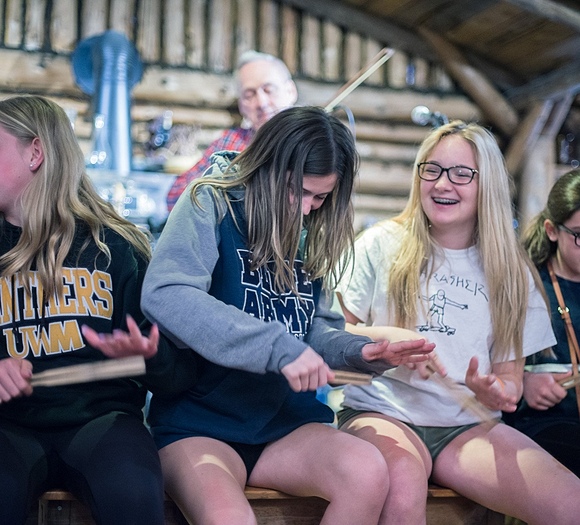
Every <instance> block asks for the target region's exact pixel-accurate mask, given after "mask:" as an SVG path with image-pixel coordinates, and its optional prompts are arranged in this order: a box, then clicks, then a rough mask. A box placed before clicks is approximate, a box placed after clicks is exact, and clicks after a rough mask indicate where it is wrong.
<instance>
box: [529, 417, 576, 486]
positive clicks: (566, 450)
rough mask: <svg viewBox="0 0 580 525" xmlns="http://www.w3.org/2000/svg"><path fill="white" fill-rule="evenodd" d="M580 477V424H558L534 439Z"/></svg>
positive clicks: (539, 433) (538, 434) (572, 422)
mask: <svg viewBox="0 0 580 525" xmlns="http://www.w3.org/2000/svg"><path fill="white" fill-rule="evenodd" d="M532 439H533V440H534V441H535V442H536V443H537V444H538V445H540V446H541V447H542V448H543V449H545V450H547V451H548V452H549V453H550V454H552V456H554V457H555V458H556V459H557V460H558V461H559V462H560V463H562V464H564V465H566V466H567V467H568V468H569V469H570V470H571V471H572V472H574V474H576V476H578V477H580V422H579V421H576V422H574V421H571V422H569V423H558V424H556V425H552V426H551V427H548V428H547V429H545V430H543V431H542V432H538V433H537V434H536V435H535V436H533V438H532Z"/></svg>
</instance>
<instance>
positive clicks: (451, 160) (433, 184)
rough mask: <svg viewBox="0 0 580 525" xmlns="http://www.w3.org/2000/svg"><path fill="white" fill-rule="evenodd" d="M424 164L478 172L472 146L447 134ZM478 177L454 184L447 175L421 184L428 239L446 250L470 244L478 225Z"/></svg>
mask: <svg viewBox="0 0 580 525" xmlns="http://www.w3.org/2000/svg"><path fill="white" fill-rule="evenodd" d="M425 162H434V163H436V164H438V165H439V166H442V167H443V168H450V167H452V166H465V167H467V168H471V169H474V170H477V169H478V166H477V163H476V162H475V153H474V151H473V148H472V146H471V144H470V143H469V142H468V141H467V140H465V139H464V138H463V137H460V136H459V135H448V136H446V137H444V138H443V139H441V141H440V142H439V143H438V144H437V146H435V148H433V150H432V151H431V153H430V155H428V157H427V158H426V159H425ZM478 190H479V175H475V177H474V178H473V180H472V181H471V182H470V183H469V184H465V185H458V184H453V183H452V182H451V181H450V180H449V177H448V176H447V172H443V173H442V174H441V176H440V177H439V179H437V180H436V181H426V180H421V181H420V196H421V206H422V208H423V211H424V213H425V215H426V216H427V218H428V220H429V224H430V230H429V231H430V234H431V236H432V237H433V238H434V239H435V240H436V241H437V242H438V243H439V244H440V245H441V246H444V247H445V248H451V249H462V248H467V247H469V246H471V245H472V244H473V239H474V234H475V228H476V225H477V196H478Z"/></svg>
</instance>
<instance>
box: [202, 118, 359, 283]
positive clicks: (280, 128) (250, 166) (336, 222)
mask: <svg viewBox="0 0 580 525" xmlns="http://www.w3.org/2000/svg"><path fill="white" fill-rule="evenodd" d="M357 168H358V155H357V152H356V148H355V142H354V137H353V135H352V133H351V132H350V130H349V129H348V128H347V127H346V126H345V125H344V124H342V122H340V120H338V119H337V118H336V117H334V116H332V115H329V114H328V113H326V112H325V111H324V110H322V109H320V108H315V107H295V108H291V109H287V110H285V111H282V112H280V113H278V114H277V115H275V116H274V117H272V118H271V119H270V120H269V121H268V122H266V123H265V124H264V125H263V126H262V127H261V128H260V129H259V130H258V132H257V133H256V135H255V137H254V139H253V140H252V142H251V144H250V145H249V146H248V147H247V148H246V150H245V151H243V152H242V153H241V154H240V155H239V156H238V157H237V158H236V159H235V160H234V161H233V163H232V164H231V166H230V168H229V169H228V170H227V172H226V174H225V175H224V176H218V177H215V176H211V177H207V176H206V177H202V178H200V179H198V180H197V181H196V182H195V183H194V185H193V186H192V190H191V191H192V198H193V199H194V201H195V193H196V191H197V190H198V189H199V188H200V187H202V186H211V187H212V188H214V190H228V189H231V188H235V187H238V186H243V187H244V188H245V197H244V207H245V214H246V221H247V227H248V232H247V233H248V240H249V248H250V250H251V251H252V264H253V267H254V269H256V268H258V267H261V266H264V265H265V264H267V263H269V262H271V261H273V263H274V275H275V285H276V287H277V289H278V290H280V291H282V290H285V289H292V290H294V289H295V278H294V274H293V272H294V269H293V261H294V259H295V258H296V257H297V254H298V251H299V247H300V245H301V242H302V241H303V242H304V250H303V254H304V259H305V266H304V268H305V270H306V271H307V272H308V273H309V274H310V277H311V278H312V279H317V278H325V279H326V281H325V282H326V284H327V285H329V286H334V285H335V284H336V282H337V280H338V279H339V278H340V277H341V275H342V273H343V272H344V260H343V258H342V256H343V255H344V254H345V252H346V251H347V250H349V249H351V248H352V243H353V239H354V232H353V207H352V202H351V195H352V190H353V186H354V180H355V176H356V173H357ZM330 174H335V175H336V176H337V183H336V186H335V188H334V190H333V191H332V192H331V194H330V195H328V196H327V198H326V199H325V201H324V203H323V204H322V206H321V207H320V208H319V209H317V210H313V211H312V212H311V213H310V214H309V215H308V216H306V217H303V215H302V202H301V199H302V183H303V178H304V176H317V175H320V176H327V175H330ZM223 193H224V195H225V196H226V199H227V198H228V197H227V193H226V192H225V191H224V192H223ZM291 195H293V196H294V197H295V198H294V202H293V204H290V201H291ZM296 197H298V198H296ZM304 230H305V231H306V232H307V234H306V238H305V239H303V238H302V232H303V231H304Z"/></svg>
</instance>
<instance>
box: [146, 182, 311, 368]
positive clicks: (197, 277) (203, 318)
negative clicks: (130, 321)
mask: <svg viewBox="0 0 580 525" xmlns="http://www.w3.org/2000/svg"><path fill="white" fill-rule="evenodd" d="M199 200H200V204H201V207H200V206H198V205H196V204H194V203H193V202H192V201H191V198H190V195H189V192H188V191H186V192H184V193H183V195H182V196H181V197H180V199H179V200H178V202H177V204H176V206H175V208H174V209H173V211H172V212H171V214H170V216H169V219H168V221H167V225H166V226H165V228H164V230H163V233H162V234H161V237H160V239H159V241H158V243H157V245H156V247H155V250H154V253H153V258H152V260H151V262H150V264H149V268H148V270H147V274H146V276H145V281H144V283H143V293H142V299H141V307H142V309H143V312H144V313H145V315H146V316H147V317H148V318H149V319H150V320H151V321H152V322H156V323H157V324H158V325H159V328H160V330H161V331H162V332H163V333H164V334H166V335H167V336H168V337H169V338H170V339H171V340H172V341H174V342H175V343H176V344H177V345H178V346H180V347H189V348H192V349H194V350H195V351H196V352H197V353H199V354H200V355H202V356H203V357H205V358H206V359H208V360H210V361H212V362H214V363H218V364H220V365H223V366H227V367H230V368H238V369H241V370H246V371H250V372H256V373H265V372H279V371H280V369H281V368H282V367H283V366H285V365H286V364H288V363H290V362H291V361H294V360H295V359H296V358H297V357H298V356H299V355H300V354H301V353H302V352H303V351H304V350H305V349H306V347H307V345H306V343H304V342H302V341H299V340H298V339H296V338H295V337H294V336H293V335H290V334H288V333H287V332H286V329H285V327H284V325H283V324H282V323H278V322H271V323H266V322H263V321H261V320H259V319H256V318H255V317H253V316H251V315H249V314H247V313H245V312H243V311H241V310H239V309H238V308H236V307H235V306H231V305H227V304H225V303H223V302H222V301H219V300H217V299H216V298H214V297H212V296H211V295H209V294H208V290H209V288H210V286H211V276H212V273H213V270H214V267H215V265H216V262H217V260H218V244H219V240H220V239H219V221H220V219H221V217H220V211H219V207H218V205H217V204H216V202H215V198H214V197H213V195H212V194H211V192H210V190H208V189H204V190H202V191H201V192H200V193H199Z"/></svg>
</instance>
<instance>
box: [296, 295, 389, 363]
mask: <svg viewBox="0 0 580 525" xmlns="http://www.w3.org/2000/svg"><path fill="white" fill-rule="evenodd" d="M331 305H332V299H331V293H329V292H325V291H324V290H323V291H322V292H321V294H320V300H319V301H318V304H317V306H316V313H315V316H314V321H313V323H312V328H311V330H310V331H309V332H308V335H307V336H306V338H305V341H306V342H307V343H308V344H309V345H310V346H311V347H312V348H314V349H315V350H316V352H318V353H319V354H320V355H321V356H322V358H323V359H324V361H325V362H326V363H327V364H328V366H330V368H334V369H336V370H345V369H348V370H355V371H357V372H366V373H376V374H382V373H383V372H384V371H385V370H387V369H389V368H392V366H391V365H388V364H386V363H385V362H382V361H373V362H369V361H365V360H364V359H363V357H362V348H363V346H365V345H366V344H368V343H372V342H373V340H372V339H371V338H370V337H366V336H362V335H354V334H351V333H349V332H346V331H345V330H344V324H345V321H344V317H343V316H342V314H340V313H338V312H336V311H334V310H332V309H331Z"/></svg>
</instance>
